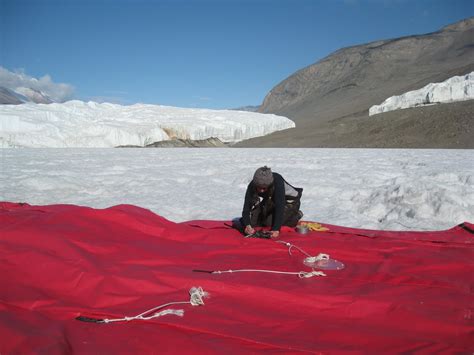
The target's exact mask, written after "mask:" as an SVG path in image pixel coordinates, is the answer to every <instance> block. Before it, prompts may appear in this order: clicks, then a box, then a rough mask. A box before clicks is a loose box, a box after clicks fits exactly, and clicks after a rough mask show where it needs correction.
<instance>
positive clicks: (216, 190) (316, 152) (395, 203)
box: [0, 148, 474, 230]
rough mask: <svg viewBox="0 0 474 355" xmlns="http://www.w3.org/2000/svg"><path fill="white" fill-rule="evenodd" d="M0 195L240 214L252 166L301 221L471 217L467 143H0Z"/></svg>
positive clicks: (196, 214) (203, 215) (225, 216)
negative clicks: (267, 172) (289, 196)
mask: <svg viewBox="0 0 474 355" xmlns="http://www.w3.org/2000/svg"><path fill="white" fill-rule="evenodd" d="M0 154H1V160H0V163H1V169H0V200H2V201H13V202H27V203H30V204H56V203H72V204H78V205H85V206H91V207H96V208H105V207H109V206H113V205H117V204H124V203H128V204H134V205H138V206H141V207H144V208H148V209H151V210H152V211H154V212H155V213H157V214H160V215H162V216H164V217H166V218H168V219H170V220H172V221H176V222H180V221H185V220H192V219H215V220H231V219H232V218H234V217H238V216H240V214H241V210H242V205H243V199H244V193H245V189H246V187H247V184H248V182H249V181H250V180H251V178H252V176H253V173H254V171H255V169H257V168H258V167H260V166H262V165H268V166H270V167H272V169H273V170H274V171H276V172H279V173H281V174H282V175H283V176H284V177H285V178H286V179H287V180H288V181H289V182H290V183H291V184H293V185H294V186H297V187H303V188H304V191H303V198H302V207H301V209H302V211H303V212H304V213H305V216H304V217H303V218H304V219H305V220H309V221H317V222H322V223H330V224H338V225H345V226H351V227H362V228H374V229H394V230H414V229H415V230H437V229H445V228H450V227H453V226H454V225H456V224H458V223H461V222H464V221H470V222H473V221H474V153H473V151H472V150H390V149H384V150H371V149H234V148H221V149H216V148H213V149H190V148H187V149H186V148H175V149H173V148H171V149H1V150H0Z"/></svg>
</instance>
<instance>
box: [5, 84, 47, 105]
mask: <svg viewBox="0 0 474 355" xmlns="http://www.w3.org/2000/svg"><path fill="white" fill-rule="evenodd" d="M26 102H32V103H35V104H50V103H53V102H54V100H53V99H51V98H50V97H49V96H48V95H47V94H45V93H43V92H41V91H39V90H35V89H32V88H27V87H19V88H17V89H16V90H12V89H9V88H6V87H4V86H0V105H19V104H23V103H26Z"/></svg>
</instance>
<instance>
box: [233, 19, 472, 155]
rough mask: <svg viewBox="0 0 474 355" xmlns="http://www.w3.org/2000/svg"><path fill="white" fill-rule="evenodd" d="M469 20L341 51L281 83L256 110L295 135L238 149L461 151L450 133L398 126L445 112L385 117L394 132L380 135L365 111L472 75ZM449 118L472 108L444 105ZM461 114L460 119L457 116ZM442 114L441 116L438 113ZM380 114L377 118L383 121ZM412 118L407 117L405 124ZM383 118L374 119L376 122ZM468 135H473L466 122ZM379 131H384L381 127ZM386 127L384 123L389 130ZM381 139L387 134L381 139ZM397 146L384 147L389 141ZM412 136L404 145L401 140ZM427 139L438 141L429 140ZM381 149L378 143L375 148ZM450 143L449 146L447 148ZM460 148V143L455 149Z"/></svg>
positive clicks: (276, 136)
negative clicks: (280, 120)
mask: <svg viewBox="0 0 474 355" xmlns="http://www.w3.org/2000/svg"><path fill="white" fill-rule="evenodd" d="M473 58H474V18H469V19H466V20H464V21H460V22H457V23H455V24H452V25H449V26H446V27H444V28H443V29H441V30H440V31H438V32H434V33H429V34H425V35H415V36H409V37H403V38H397V39H391V40H382V41H377V42H372V43H368V44H363V45H358V46H353V47H349V48H343V49H340V50H338V51H336V52H334V53H332V54H331V55H329V56H328V57H326V58H324V59H322V60H321V61H319V62H317V63H315V64H313V65H310V66H308V67H306V68H304V69H302V70H300V71H298V72H296V73H295V74H293V75H291V76H290V77H289V78H287V79H285V80H284V81H282V82H281V83H280V84H278V85H277V86H276V87H275V88H273V89H272V90H271V91H270V93H269V94H268V95H267V96H266V98H265V100H264V102H263V104H262V106H261V108H260V111H261V112H271V113H276V114H279V115H283V116H286V117H288V118H290V119H291V120H293V121H294V122H295V123H296V128H294V129H291V130H287V131H281V132H277V133H274V134H271V135H269V136H265V137H261V138H257V139H252V140H248V141H244V142H241V143H239V144H238V145H239V146H257V147H258V146H260V147H278V146H280V147H323V146H337V147H346V146H355V147H359V146H360V147H379V146H389V147H405V146H406V147H408V146H411V147H425V146H430V147H434V148H437V147H438V148H443V147H448V146H449V147H452V146H454V147H459V148H465V147H467V146H469V145H471V146H472V143H470V141H472V140H467V141H464V139H463V138H461V137H458V139H456V138H451V140H450V139H448V138H447V137H449V136H456V134H457V133H456V132H458V131H459V130H458V128H457V127H453V128H452V129H453V131H447V130H446V129H445V128H443V127H440V129H441V130H442V131H440V132H437V133H436V134H433V136H429V135H427V134H426V131H425V132H419V131H417V128H415V126H416V125H405V124H402V123H401V121H403V120H407V119H408V120H410V119H412V120H417V119H420V120H422V121H423V127H429V126H430V122H431V120H438V118H436V117H438V116H439V119H442V117H443V115H444V114H446V112H445V111H447V109H446V108H442V105H438V106H436V107H433V108H431V109H430V110H429V111H430V114H429V117H425V116H423V117H419V112H420V111H419V110H416V109H409V110H404V111H410V112H403V115H402V116H403V118H402V116H401V115H400V114H399V113H391V114H390V115H389V116H390V119H391V120H395V121H400V124H396V122H392V123H391V124H392V128H393V129H395V128H396V129H397V131H396V132H393V131H388V130H384V129H383V127H381V126H380V123H375V121H374V120H373V118H372V117H371V118H369V116H368V110H369V108H370V107H371V106H373V105H378V104H380V103H382V102H383V101H384V100H385V99H387V98H388V97H390V96H394V95H400V94H403V93H405V92H407V91H410V90H415V89H419V88H421V87H423V86H425V85H427V84H429V83H433V82H440V81H444V80H446V79H448V78H450V77H453V76H455V75H464V74H467V73H469V72H472V71H473V70H474V60H473ZM449 105H450V108H449V110H448V111H449V114H450V116H449V117H445V119H449V120H453V121H456V117H458V116H459V117H464V116H465V115H466V110H468V113H467V114H468V115H471V117H472V113H473V111H469V110H471V109H472V105H470V104H463V103H454V104H449ZM458 111H459V112H458ZM441 112H442V113H441ZM384 115H385V114H383V115H382V116H384ZM409 117H411V118H409ZM379 119H381V117H377V120H379ZM470 121H471V122H470V123H467V124H468V125H469V129H470V130H471V131H472V130H474V129H473V127H474V122H472V121H473V120H470ZM372 124H374V126H377V127H378V128H377V129H380V130H381V131H380V132H379V136H380V140H379V139H377V140H373V139H372V136H371V135H367V129H369V130H370V128H371V126H372ZM382 126H383V124H382ZM387 126H388V124H387ZM384 132H385V133H384ZM392 135H395V136H397V137H400V139H398V140H396V141H394V142H393V143H392V144H388V143H387V142H388V141H390V139H389V137H390V136H392ZM404 136H407V137H408V136H409V137H411V139H410V142H408V141H407V140H405V139H404V138H403V137H404ZM433 137H438V138H436V140H435V141H433ZM377 142H380V143H377ZM448 142H449V144H448ZM453 142H458V143H453Z"/></svg>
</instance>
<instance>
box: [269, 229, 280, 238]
mask: <svg viewBox="0 0 474 355" xmlns="http://www.w3.org/2000/svg"><path fill="white" fill-rule="evenodd" d="M270 236H271V237H272V238H278V237H279V236H280V231H270Z"/></svg>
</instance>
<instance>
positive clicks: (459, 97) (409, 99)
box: [369, 72, 474, 116]
mask: <svg viewBox="0 0 474 355" xmlns="http://www.w3.org/2000/svg"><path fill="white" fill-rule="evenodd" d="M472 99H474V72H471V73H469V74H466V75H463V76H454V77H452V78H449V79H447V80H445V81H443V82H441V83H430V84H428V85H426V86H425V87H423V88H421V89H418V90H413V91H408V92H406V93H404V94H402V95H399V96H392V97H389V98H388V99H386V100H385V101H384V102H382V103H381V104H380V105H374V106H372V107H371V108H370V109H369V116H372V115H376V114H378V113H382V112H388V111H393V110H399V109H405V108H410V107H416V106H424V105H432V104H437V103H448V102H455V101H466V100H472Z"/></svg>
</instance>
